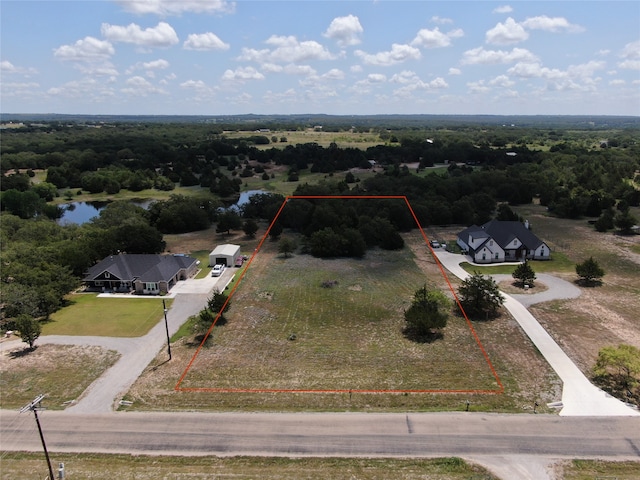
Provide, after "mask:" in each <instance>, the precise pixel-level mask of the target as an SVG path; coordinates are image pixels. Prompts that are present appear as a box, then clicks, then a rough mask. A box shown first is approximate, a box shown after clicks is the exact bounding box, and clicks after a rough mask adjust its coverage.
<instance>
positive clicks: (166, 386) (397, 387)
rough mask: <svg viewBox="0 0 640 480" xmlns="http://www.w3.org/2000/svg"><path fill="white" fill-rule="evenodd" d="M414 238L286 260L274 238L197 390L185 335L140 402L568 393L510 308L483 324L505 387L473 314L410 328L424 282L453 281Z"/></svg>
mask: <svg viewBox="0 0 640 480" xmlns="http://www.w3.org/2000/svg"><path fill="white" fill-rule="evenodd" d="M406 240H407V242H408V244H409V246H408V247H407V248H405V249H404V250H402V251H400V252H385V251H371V252H369V253H367V255H366V257H365V258H364V259H363V260H352V259H340V260H337V259H336V260H319V259H315V258H312V257H310V256H308V255H295V256H294V257H292V258H288V259H284V258H282V257H280V256H278V255H277V252H276V251H277V245H276V244H274V243H271V242H266V243H265V244H264V245H263V247H262V250H261V251H260V253H259V255H258V256H257V257H256V259H255V261H254V262H253V263H252V264H251V266H250V269H249V271H248V273H247V275H245V278H244V280H243V282H242V283H241V285H240V287H239V288H238V290H237V292H236V294H235V295H234V296H233V298H232V300H231V302H232V307H231V310H230V311H229V313H228V314H227V317H228V322H227V323H226V324H225V325H223V326H217V327H216V328H215V329H214V331H213V336H212V339H211V340H210V341H209V342H208V345H207V347H205V348H203V349H202V350H201V351H200V352H199V354H198V356H197V358H196V359H195V361H194V362H193V365H192V366H191V368H190V370H189V372H188V373H187V374H186V376H185V377H184V381H183V382H182V383H181V384H180V388H181V389H189V390H196V391H180V392H176V391H174V390H173V388H174V386H175V382H176V381H177V379H178V378H180V376H181V374H182V371H181V370H180V369H181V368H182V369H184V367H185V366H186V364H187V363H188V362H189V360H190V357H191V356H193V354H194V352H195V346H194V344H193V342H192V339H184V340H183V341H181V343H180V345H177V346H176V347H175V348H174V351H175V352H176V353H175V354H174V355H177V358H176V360H175V362H174V361H172V362H171V364H161V360H160V359H159V360H158V362H157V364H155V365H152V366H150V368H148V369H147V370H146V371H145V373H144V374H143V376H142V377H141V378H140V380H139V381H138V382H137V383H136V384H135V385H134V387H133V388H132V390H131V391H130V394H129V399H130V400H133V401H134V408H143V409H147V408H154V409H155V408H209V409H238V408H239V409H275V410H292V409H293V410H335V409H338V410H342V409H347V410H361V409H365V410H388V409H391V410H393V409H401V410H429V409H442V408H446V409H454V410H455V409H462V408H466V401H467V400H469V401H470V402H471V405H472V407H471V408H472V409H483V410H499V411H523V410H524V411H527V410H530V409H532V407H533V403H534V402H535V401H538V403H540V404H544V403H546V402H547V401H553V400H557V399H558V398H559V391H558V384H557V379H556V378H555V376H554V375H553V373H552V372H551V371H550V369H549V367H548V366H547V365H546V363H545V362H544V361H543V360H542V358H541V357H540V356H539V354H538V353H537V352H536V351H535V349H534V348H532V346H531V344H530V342H529V341H528V339H526V338H525V337H524V335H523V333H522V332H521V331H520V329H519V327H518V326H517V324H516V323H515V321H513V319H511V318H510V317H508V316H507V315H505V316H504V317H501V318H499V319H497V320H495V321H493V322H481V323H479V324H476V325H474V327H475V329H476V331H477V333H478V336H479V338H480V339H481V341H482V343H483V344H484V346H485V348H486V350H487V355H488V357H489V359H490V361H491V363H492V364H493V365H494V366H495V368H496V371H497V374H498V376H499V378H500V381H501V382H502V385H504V387H505V392H504V393H497V392H500V391H501V386H500V384H499V383H498V381H497V380H496V378H495V376H494V375H493V374H492V371H491V368H490V366H489V364H488V362H487V360H486V359H485V357H484V355H483V353H482V351H481V349H480V347H479V345H478V344H477V342H476V340H475V339H474V336H473V335H472V333H471V331H470V329H469V327H468V325H467V324H466V323H465V322H464V320H463V319H462V318H460V317H457V316H455V315H452V316H451V317H450V320H449V325H448V326H447V328H446V330H445V335H444V338H443V339H442V340H437V341H435V342H432V343H426V344H420V343H415V342H412V341H410V340H408V339H407V338H405V337H404V335H403V333H402V328H403V310H404V309H405V308H407V307H408V306H409V305H410V303H411V299H412V295H413V293H414V291H415V290H416V289H417V288H419V287H421V286H422V285H424V284H425V283H426V284H427V285H428V286H429V287H430V288H442V289H445V288H446V284H445V281H444V279H443V278H442V274H441V272H440V270H439V268H438V267H437V265H436V264H435V262H434V260H433V259H432V258H431V256H430V253H429V251H428V249H427V248H426V246H425V244H424V240H423V239H422V237H421V235H419V234H418V233H414V234H410V235H408V236H407V237H406ZM323 282H331V283H332V286H331V287H330V288H324V287H322V283H323ZM198 390H199V391H198ZM390 390H394V391H395V392H394V393H390V392H389V391H390ZM419 390H423V391H433V392H437V393H418V392H416V391H419ZM320 391H322V392H320ZM398 391H402V392H400V393H398ZM452 391H453V392H455V391H457V392H458V393H451V392H452ZM480 391H491V392H494V393H489V394H481V393H478V392H480ZM445 392H446V393H445Z"/></svg>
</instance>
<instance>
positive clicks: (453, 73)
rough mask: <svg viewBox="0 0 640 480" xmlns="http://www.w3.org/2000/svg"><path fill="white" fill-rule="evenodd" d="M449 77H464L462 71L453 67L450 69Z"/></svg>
mask: <svg viewBox="0 0 640 480" xmlns="http://www.w3.org/2000/svg"><path fill="white" fill-rule="evenodd" d="M449 75H462V70H460V69H459V68H455V67H451V68H450V69H449Z"/></svg>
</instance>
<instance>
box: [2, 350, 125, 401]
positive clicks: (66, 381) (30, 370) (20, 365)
mask: <svg viewBox="0 0 640 480" xmlns="http://www.w3.org/2000/svg"><path fill="white" fill-rule="evenodd" d="M118 357H119V355H118V354H117V353H116V352H113V351H110V350H105V349H103V348H100V347H91V346H82V347H79V346H62V345H41V346H39V347H37V348H36V349H35V350H33V351H28V350H25V349H24V348H23V347H22V346H21V347H18V348H16V349H12V350H8V351H6V352H3V354H2V355H0V390H2V408H10V409H13V408H20V407H23V406H24V405H26V404H27V403H29V402H30V401H31V400H33V399H34V397H35V396H37V395H39V394H41V393H44V394H47V398H46V400H45V403H46V406H47V408H52V409H62V408H64V407H65V402H69V401H72V400H77V399H78V398H79V397H80V395H81V394H82V392H83V391H84V390H85V389H86V388H87V387H88V386H89V384H90V383H91V382H93V381H94V380H95V379H96V378H98V377H99V376H100V375H102V373H104V371H105V370H107V369H108V368H109V367H111V366H112V365H113V364H114V363H115V362H116V360H117V359H118Z"/></svg>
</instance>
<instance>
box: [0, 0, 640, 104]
mask: <svg viewBox="0 0 640 480" xmlns="http://www.w3.org/2000/svg"><path fill="white" fill-rule="evenodd" d="M0 15H1V25H0V27H1V30H0V32H1V33H0V40H1V67H2V69H1V78H0V80H1V82H0V84H1V92H0V95H1V97H0V100H1V103H0V111H1V112H3V113H79V114H194V115H224V114H243V113H256V114H289V113H327V114H340V115H348V114H354V115H363V114H411V113H426V114H429V113H431V114H523V115H525V114H526V115H529V114H563V115H574V114H589V115H591V114H593V115H640V2H638V1H637V0H627V1H540V0H538V1H531V0H530V1H523V0H515V1H513V0H512V1H510V2H489V1H481V0H475V1H456V0H449V1H403V0H388V1H384V0H359V1H348V0H346V1H345V0H340V1H337V0H336V1H333V0H324V1H314V0H289V1H272V0H253V1H250V0H237V1H235V2H233V1H227V0H83V1H58V0H46V1H45V0H1V1H0Z"/></svg>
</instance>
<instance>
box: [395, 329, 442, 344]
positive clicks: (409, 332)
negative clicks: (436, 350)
mask: <svg viewBox="0 0 640 480" xmlns="http://www.w3.org/2000/svg"><path fill="white" fill-rule="evenodd" d="M402 334H403V335H404V336H405V338H406V339H407V340H411V341H412V342H416V343H433V342H435V341H437V340H442V339H443V338H444V333H442V332H441V331H429V332H419V331H416V330H415V329H413V328H404V329H403V330H402Z"/></svg>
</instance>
